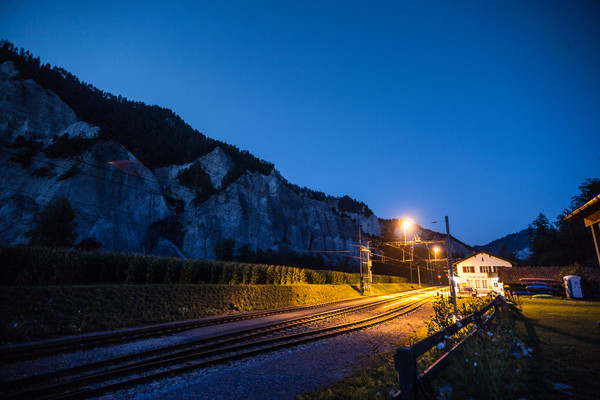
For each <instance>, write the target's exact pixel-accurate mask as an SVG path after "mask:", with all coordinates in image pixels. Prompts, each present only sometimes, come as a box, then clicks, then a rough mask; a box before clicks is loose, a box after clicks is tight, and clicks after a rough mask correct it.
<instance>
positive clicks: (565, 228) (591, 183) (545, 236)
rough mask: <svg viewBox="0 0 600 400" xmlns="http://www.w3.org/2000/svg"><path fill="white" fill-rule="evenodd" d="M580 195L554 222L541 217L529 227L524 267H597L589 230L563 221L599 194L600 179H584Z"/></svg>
mask: <svg viewBox="0 0 600 400" xmlns="http://www.w3.org/2000/svg"><path fill="white" fill-rule="evenodd" d="M579 190H580V193H579V194H577V195H575V196H573V197H572V198H571V202H570V204H569V206H568V208H566V209H565V210H564V211H563V212H562V213H561V214H559V215H558V216H557V218H556V221H555V222H554V223H551V222H550V221H549V220H548V218H547V217H546V216H545V215H544V214H541V213H540V215H539V216H538V217H537V218H536V219H535V220H534V221H533V222H532V223H531V224H529V228H528V233H529V245H530V249H531V253H530V256H529V257H528V259H527V260H526V261H525V263H526V264H527V265H573V264H575V263H578V264H580V265H583V266H590V267H591V266H598V260H597V258H596V253H595V247H594V242H593V237H592V232H591V231H590V228H586V227H585V225H584V223H583V221H572V220H568V221H567V220H565V219H564V218H565V216H567V215H568V214H570V213H571V212H572V211H574V210H576V209H577V208H579V207H581V206H582V205H584V204H585V203H587V202H588V201H589V200H591V199H592V198H594V197H595V196H597V195H598V194H600V179H598V178H593V179H587V180H585V181H584V182H583V183H582V184H581V185H580V186H579Z"/></svg>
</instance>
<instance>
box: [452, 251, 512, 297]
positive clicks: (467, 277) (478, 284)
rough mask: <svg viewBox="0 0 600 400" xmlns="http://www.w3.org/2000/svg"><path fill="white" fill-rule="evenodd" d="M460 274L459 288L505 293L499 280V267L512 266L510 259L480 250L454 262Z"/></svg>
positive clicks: (458, 274) (479, 291)
mask: <svg viewBox="0 0 600 400" xmlns="http://www.w3.org/2000/svg"><path fill="white" fill-rule="evenodd" d="M454 266H455V267H456V274H457V276H458V287H459V290H460V289H462V288H473V289H474V290H476V291H477V294H488V293H489V292H491V291H494V292H496V293H498V294H502V295H503V294H504V290H503V288H502V282H499V280H498V268H502V267H512V264H511V263H510V262H509V261H506V260H503V259H501V258H498V257H496V256H493V255H491V254H489V253H485V252H482V251H480V252H479V253H475V254H473V255H472V256H471V257H468V258H465V259H464V260H461V261H458V262H456V263H454Z"/></svg>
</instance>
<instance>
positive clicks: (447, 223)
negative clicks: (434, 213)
mask: <svg viewBox="0 0 600 400" xmlns="http://www.w3.org/2000/svg"><path fill="white" fill-rule="evenodd" d="M446 246H448V269H449V270H450V274H449V275H448V276H449V278H450V295H451V296H452V305H453V306H454V318H456V315H457V314H458V310H457V308H456V285H455V284H454V267H453V266H452V252H451V251H450V223H449V222H448V216H447V215H446Z"/></svg>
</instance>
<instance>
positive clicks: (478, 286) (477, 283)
mask: <svg viewBox="0 0 600 400" xmlns="http://www.w3.org/2000/svg"><path fill="white" fill-rule="evenodd" d="M475 287H476V288H480V287H481V283H480V281H479V279H475Z"/></svg>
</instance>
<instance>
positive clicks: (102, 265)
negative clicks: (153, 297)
mask: <svg viewBox="0 0 600 400" xmlns="http://www.w3.org/2000/svg"><path fill="white" fill-rule="evenodd" d="M0 260H2V267H1V268H0V285H19V286H31V285H33V286H38V285H39V286H41V285H90V284H135V285H139V284H161V283H165V284H178V283H182V284H196V283H213V284H226V285H260V284H272V285H290V284H331V285H343V284H351V285H357V284H358V283H359V275H358V274H350V273H345V272H338V271H318V270H313V269H304V268H294V267H286V266H279V265H259V264H243V263H233V262H224V261H211V260H185V259H179V258H169V257H155V256H144V255H138V254H125V253H105V252H99V251H81V250H67V249H59V248H48V247H38V246H6V245H0ZM401 282H406V280H405V279H404V278H400V277H392V276H381V275H374V276H373V283H401Z"/></svg>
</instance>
